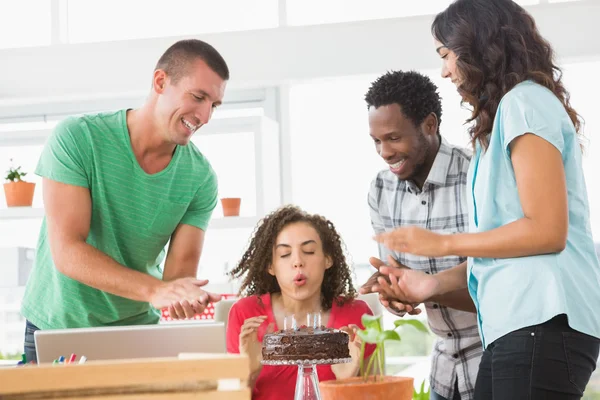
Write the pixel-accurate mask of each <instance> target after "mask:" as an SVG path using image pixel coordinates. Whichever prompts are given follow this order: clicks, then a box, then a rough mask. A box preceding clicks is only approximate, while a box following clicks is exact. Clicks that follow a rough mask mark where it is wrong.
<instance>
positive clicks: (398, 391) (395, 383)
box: [319, 376, 414, 400]
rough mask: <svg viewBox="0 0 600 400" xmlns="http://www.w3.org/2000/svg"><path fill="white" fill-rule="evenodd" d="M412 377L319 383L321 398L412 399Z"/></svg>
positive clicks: (340, 399)
mask: <svg viewBox="0 0 600 400" xmlns="http://www.w3.org/2000/svg"><path fill="white" fill-rule="evenodd" d="M413 381H414V380H413V378H409V377H403V376H383V377H380V376H378V377H377V381H375V380H374V379H373V377H372V376H371V377H369V380H368V381H366V382H365V380H364V378H362V377H354V378H349V379H341V380H332V381H325V382H320V383H319V389H320V391H321V397H322V398H323V400H359V399H369V400H384V399H385V400H387V399H394V400H412V398H413V391H414V387H413V383H414V382H413Z"/></svg>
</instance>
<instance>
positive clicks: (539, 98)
mask: <svg viewBox="0 0 600 400" xmlns="http://www.w3.org/2000/svg"><path fill="white" fill-rule="evenodd" d="M500 108H501V110H500V116H501V118H502V119H501V126H500V132H501V134H502V136H503V138H502V139H503V140H502V142H503V147H504V149H505V151H506V152H507V153H508V154H510V148H509V145H510V143H511V142H512V141H513V140H514V139H516V138H517V137H519V136H521V135H524V134H526V133H531V134H534V135H536V136H539V137H540V138H542V139H544V140H546V141H548V142H549V143H550V144H552V145H553V146H554V147H556V148H557V149H558V150H559V151H560V152H561V153H562V152H563V149H564V146H565V141H564V137H563V123H564V118H565V117H567V118H568V114H567V113H566V111H565V109H564V107H563V106H562V104H561V103H560V101H559V100H558V98H557V97H556V96H555V95H554V94H553V93H552V92H551V91H550V90H548V89H546V88H545V87H543V86H541V85H537V84H533V83H525V84H522V85H519V86H517V87H515V88H514V89H513V90H512V91H511V92H509V93H508V94H507V95H506V96H505V98H504V99H503V100H502V103H501V106H500Z"/></svg>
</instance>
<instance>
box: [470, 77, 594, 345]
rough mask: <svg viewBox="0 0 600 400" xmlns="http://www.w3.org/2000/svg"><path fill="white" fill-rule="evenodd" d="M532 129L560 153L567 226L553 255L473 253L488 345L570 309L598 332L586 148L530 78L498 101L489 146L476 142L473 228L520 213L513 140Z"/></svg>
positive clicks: (574, 319) (574, 318) (475, 293)
mask: <svg viewBox="0 0 600 400" xmlns="http://www.w3.org/2000/svg"><path fill="white" fill-rule="evenodd" d="M525 133H532V134H535V135H537V136H539V137H541V138H543V139H545V140H547V141H548V142H550V143H551V144H552V145H553V146H555V147H556V148H557V149H558V150H559V151H560V152H561V154H562V160H563V165H564V168H565V173H566V180H567V192H568V208H569V230H568V237H567V246H566V248H565V249H564V250H563V251H562V252H560V253H556V254H547V255H537V256H529V257H518V258H469V261H468V268H467V274H468V275H467V279H468V288H469V292H470V294H471V297H472V298H473V301H474V302H475V306H476V307H477V315H478V323H479V331H480V335H481V340H482V342H483V346H484V348H485V347H487V345H488V344H490V343H492V342H493V341H495V340H496V339H498V338H499V337H501V336H504V335H505V334H507V333H509V332H512V331H514V330H517V329H520V328H523V327H526V326H530V325H536V324H540V323H543V322H545V321H547V320H549V319H551V318H552V317H554V316H555V315H558V314H562V313H565V314H567V316H568V319H569V325H570V326H571V328H573V329H575V330H577V331H579V332H583V333H586V334H588V335H592V336H595V337H599V338H600V263H599V262H598V258H597V256H596V253H595V251H594V243H593V239H592V232H591V229H590V220H589V207H588V196H587V190H586V186H585V180H584V177H583V170H582V165H581V156H582V154H581V147H580V145H579V141H578V139H577V134H576V132H575V128H574V126H573V124H572V123H571V120H570V119H569V116H568V114H567V113H566V111H565V109H564V107H563V106H562V104H561V103H560V101H559V100H558V98H557V97H556V96H554V94H553V93H552V92H551V91H550V90H548V89H547V88H545V87H543V86H541V85H539V84H537V83H534V82H531V81H526V82H522V83H520V84H518V85H517V86H515V87H514V88H513V89H512V90H511V91H510V92H508V93H507V94H506V95H505V96H504V97H503V98H502V100H501V102H500V105H499V107H498V111H497V113H496V118H495V120H494V124H493V128H492V134H491V135H490V144H489V147H488V149H487V150H486V151H482V148H481V147H480V146H477V147H476V151H475V155H474V157H473V159H472V161H471V165H470V168H469V172H468V178H467V179H468V180H467V191H468V196H467V197H468V198H469V220H470V221H469V222H470V224H469V225H470V232H484V231H488V230H491V229H494V228H498V227H500V226H502V225H506V224H508V223H510V222H513V221H515V220H517V219H520V218H522V217H523V210H522V208H521V203H520V201H519V193H518V190H517V184H516V180H515V173H514V170H513V166H512V163H511V159H510V148H509V144H510V143H511V141H512V140H513V139H515V138H517V137H518V136H520V135H523V134H525Z"/></svg>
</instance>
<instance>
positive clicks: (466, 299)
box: [428, 288, 477, 313]
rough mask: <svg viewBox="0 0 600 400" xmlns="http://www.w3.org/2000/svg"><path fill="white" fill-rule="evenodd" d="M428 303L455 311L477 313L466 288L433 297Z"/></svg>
mask: <svg viewBox="0 0 600 400" xmlns="http://www.w3.org/2000/svg"><path fill="white" fill-rule="evenodd" d="M428 301H432V302H434V303H437V304H441V305H442V306H445V307H449V308H453V309H455V310H461V311H468V312H471V313H475V312H477V309H476V308H475V304H474V303H473V299H472V298H471V295H470V294H469V291H468V290H467V289H466V288H464V289H459V290H455V291H453V292H448V293H445V294H441V295H438V296H433V297H432V298H430V299H429V300H428Z"/></svg>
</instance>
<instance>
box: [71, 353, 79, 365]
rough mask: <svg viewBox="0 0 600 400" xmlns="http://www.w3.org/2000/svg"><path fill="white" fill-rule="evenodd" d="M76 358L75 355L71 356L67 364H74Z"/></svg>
mask: <svg viewBox="0 0 600 400" xmlns="http://www.w3.org/2000/svg"><path fill="white" fill-rule="evenodd" d="M76 357H77V356H76V355H75V354H71V357H69V364H71V363H72V362H74V361H75V358H76Z"/></svg>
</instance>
